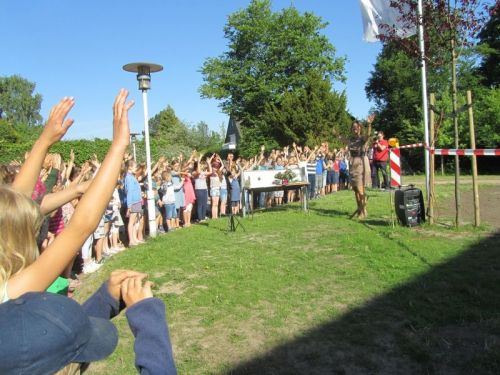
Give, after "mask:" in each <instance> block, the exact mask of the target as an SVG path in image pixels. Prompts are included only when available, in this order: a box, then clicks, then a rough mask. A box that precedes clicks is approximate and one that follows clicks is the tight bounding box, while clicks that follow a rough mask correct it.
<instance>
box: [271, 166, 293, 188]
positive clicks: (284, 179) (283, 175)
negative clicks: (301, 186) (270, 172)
mask: <svg viewBox="0 0 500 375" xmlns="http://www.w3.org/2000/svg"><path fill="white" fill-rule="evenodd" d="M295 177H297V174H296V173H295V172H292V171H291V170H290V169H285V170H284V171H283V172H279V173H276V174H275V175H274V178H276V179H278V180H281V184H282V185H288V182H290V181H292V180H293V179H294V178H295Z"/></svg>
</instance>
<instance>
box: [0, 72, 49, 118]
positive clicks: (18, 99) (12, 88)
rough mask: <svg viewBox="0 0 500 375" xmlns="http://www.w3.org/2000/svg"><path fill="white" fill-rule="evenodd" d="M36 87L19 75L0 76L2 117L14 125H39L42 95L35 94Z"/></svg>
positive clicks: (0, 114) (0, 108)
mask: <svg viewBox="0 0 500 375" xmlns="http://www.w3.org/2000/svg"><path fill="white" fill-rule="evenodd" d="M35 87H36V85H35V84H34V83H33V82H30V81H28V80H26V79H25V78H23V77H21V76H18V75H13V76H9V77H0V117H1V118H5V119H6V120H7V121H9V122H10V123H11V124H13V125H19V124H24V125H28V126H36V125H39V124H40V123H41V122H42V116H41V115H40V105H41V103H42V96H41V95H40V94H35Z"/></svg>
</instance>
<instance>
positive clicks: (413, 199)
mask: <svg viewBox="0 0 500 375" xmlns="http://www.w3.org/2000/svg"><path fill="white" fill-rule="evenodd" d="M394 206H395V207H394V208H395V210H396V216H397V217H398V220H399V222H400V223H401V225H406V226H409V227H414V226H416V225H419V224H421V223H423V222H425V209H424V197H423V195H422V190H420V189H418V188H416V187H414V186H413V185H410V186H407V187H403V186H402V187H400V188H399V189H397V190H396V191H395V192H394Z"/></svg>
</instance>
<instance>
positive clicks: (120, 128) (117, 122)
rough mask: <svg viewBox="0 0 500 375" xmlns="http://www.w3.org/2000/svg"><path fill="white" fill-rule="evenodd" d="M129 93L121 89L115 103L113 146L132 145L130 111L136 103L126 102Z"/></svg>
mask: <svg viewBox="0 0 500 375" xmlns="http://www.w3.org/2000/svg"><path fill="white" fill-rule="evenodd" d="M127 97H128V91H127V90H125V89H121V90H120V92H119V93H118V95H117V96H116V99H115V102H114V103H113V144H116V145H120V146H125V147H126V146H128V145H129V144H130V129H129V123H128V111H129V109H130V108H132V106H133V105H134V101H133V100H131V101H129V102H126V100H127Z"/></svg>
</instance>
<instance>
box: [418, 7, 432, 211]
mask: <svg viewBox="0 0 500 375" xmlns="http://www.w3.org/2000/svg"><path fill="white" fill-rule="evenodd" d="M423 19H424V15H423V10H422V0H418V39H419V45H420V71H421V77H422V106H423V111H424V143H425V146H426V147H425V148H424V155H425V192H426V197H427V206H429V200H430V186H429V176H430V172H429V155H430V150H429V148H428V147H430V143H429V108H428V104H427V71H426V67H425V44H424V22H423V21H424V20H423Z"/></svg>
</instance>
